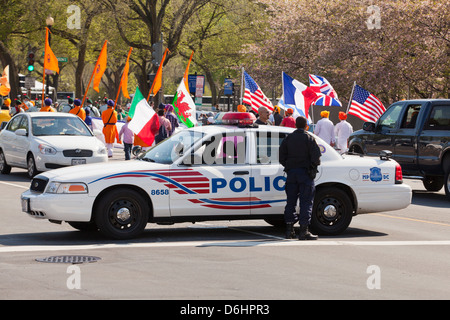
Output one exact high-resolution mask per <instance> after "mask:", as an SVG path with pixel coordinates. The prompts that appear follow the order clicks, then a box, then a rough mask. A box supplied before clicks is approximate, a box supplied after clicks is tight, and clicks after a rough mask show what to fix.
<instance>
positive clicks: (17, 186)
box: [0, 181, 30, 189]
mask: <svg viewBox="0 0 450 320" xmlns="http://www.w3.org/2000/svg"><path fill="white" fill-rule="evenodd" d="M0 183H1V184H6V185H8V186H13V187H16V188H22V189H29V188H30V187H24V186H21V185H20V184H15V183H8V182H4V181H0Z"/></svg>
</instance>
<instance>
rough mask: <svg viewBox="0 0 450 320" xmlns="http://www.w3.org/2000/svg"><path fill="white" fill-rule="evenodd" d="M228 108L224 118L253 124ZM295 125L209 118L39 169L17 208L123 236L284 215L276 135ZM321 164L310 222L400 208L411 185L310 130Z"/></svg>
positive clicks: (340, 221) (341, 222) (339, 222)
mask: <svg viewBox="0 0 450 320" xmlns="http://www.w3.org/2000/svg"><path fill="white" fill-rule="evenodd" d="M252 116H253V115H251V114H248V113H240V114H238V113H230V114H229V115H226V116H224V119H222V122H223V123H229V124H230V123H234V122H239V124H241V125H242V124H245V123H252V122H253V120H254V117H253V118H252ZM292 130H293V129H291V128H285V127H275V126H259V127H258V128H253V127H242V126H235V125H217V126H216V125H209V126H201V127H194V128H190V129H185V130H182V131H180V132H178V133H177V134H175V135H173V136H172V137H170V138H168V139H166V140H165V141H163V142H161V143H160V144H158V145H157V146H155V147H153V148H152V149H150V150H149V151H148V152H147V153H145V154H142V155H140V156H139V157H138V159H136V160H131V161H123V162H109V163H104V164H92V165H86V166H83V167H82V169H81V168H80V167H69V168H62V169H57V170H53V171H50V172H46V173H42V174H39V175H38V176H36V177H35V178H34V179H33V180H32V182H31V187H30V189H29V190H28V191H26V192H24V193H23V194H22V196H21V200H22V210H23V211H24V212H27V213H28V214H29V215H31V216H33V217H36V218H42V219H48V220H50V221H52V222H61V221H66V222H68V223H69V224H70V225H72V226H73V227H75V228H78V229H87V228H93V229H99V230H100V231H101V232H102V233H103V234H104V235H106V236H108V237H112V238H117V239H127V238H132V237H136V236H137V235H139V234H140V233H141V232H142V231H143V230H144V228H145V227H146V225H147V223H148V222H154V223H174V222H187V221H206V220H232V219H265V220H266V221H267V222H268V223H270V224H273V225H277V224H279V223H283V211H284V206H285V203H286V195H285V191H284V185H285V181H286V177H285V174H284V172H283V167H282V166H281V165H280V164H279V163H278V148H279V145H280V143H281V141H282V140H283V139H284V138H285V137H286V135H288V134H289V133H290V132H292ZM316 141H317V142H318V144H319V146H320V148H321V151H322V157H321V165H320V166H319V168H318V170H319V172H318V174H317V177H316V180H315V183H316V195H315V201H314V209H313V215H312V220H311V227H312V228H313V229H314V230H315V231H316V232H318V233H320V234H331V235H332V234H338V233H341V232H343V231H344V230H345V229H346V228H347V227H348V225H349V224H350V222H351V219H352V216H354V215H356V214H360V213H370V212H379V211H386V210H389V211H390V210H397V209H402V208H405V207H407V206H408V205H409V204H410V202H411V188H410V187H409V186H407V185H404V184H402V171H401V168H400V166H399V165H398V164H397V163H396V162H395V161H393V160H389V159H378V158H369V157H360V156H347V155H345V156H341V155H339V154H338V153H337V152H336V151H335V150H334V149H333V148H331V147H330V146H329V145H328V144H326V143H325V142H323V141H322V140H321V139H320V138H317V137H316Z"/></svg>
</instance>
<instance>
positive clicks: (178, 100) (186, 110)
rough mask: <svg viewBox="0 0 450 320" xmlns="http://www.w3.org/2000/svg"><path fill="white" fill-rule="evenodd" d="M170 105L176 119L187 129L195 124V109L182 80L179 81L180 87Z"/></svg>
mask: <svg viewBox="0 0 450 320" xmlns="http://www.w3.org/2000/svg"><path fill="white" fill-rule="evenodd" d="M172 105H173V108H174V110H175V114H176V115H177V116H178V119H179V120H180V121H181V122H182V123H184V124H185V125H186V126H187V127H188V128H190V127H193V126H195V125H196V124H197V119H196V117H195V112H196V110H197V108H196V107H195V103H194V101H193V100H192V98H191V96H190V94H189V92H188V90H187V88H186V85H185V83H184V80H181V82H180V85H179V86H178V89H177V93H176V94H175V97H173V102H172Z"/></svg>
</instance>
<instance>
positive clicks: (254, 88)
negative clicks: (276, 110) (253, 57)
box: [242, 71, 273, 113]
mask: <svg viewBox="0 0 450 320" xmlns="http://www.w3.org/2000/svg"><path fill="white" fill-rule="evenodd" d="M244 81H245V91H244V99H243V101H242V102H243V103H246V104H248V105H250V106H251V107H252V110H253V111H255V112H256V113H257V112H258V109H259V108H260V107H267V108H268V109H269V110H270V111H271V112H272V111H273V105H272V102H270V100H269V99H268V98H267V97H266V96H265V95H264V93H263V92H262V90H261V88H260V87H259V86H258V84H257V83H256V82H255V80H253V79H252V77H250V76H249V75H248V73H247V72H245V71H244Z"/></svg>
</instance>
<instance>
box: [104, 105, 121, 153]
mask: <svg viewBox="0 0 450 320" xmlns="http://www.w3.org/2000/svg"><path fill="white" fill-rule="evenodd" d="M107 105H108V109H106V110H105V111H103V112H102V120H103V135H104V136H105V144H106V149H108V158H112V156H113V146H114V141H117V142H118V143H121V142H120V139H119V132H118V131H117V127H116V123H117V112H116V111H115V110H114V101H112V100H108V102H107Z"/></svg>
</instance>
